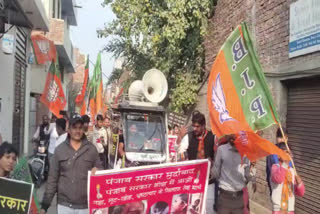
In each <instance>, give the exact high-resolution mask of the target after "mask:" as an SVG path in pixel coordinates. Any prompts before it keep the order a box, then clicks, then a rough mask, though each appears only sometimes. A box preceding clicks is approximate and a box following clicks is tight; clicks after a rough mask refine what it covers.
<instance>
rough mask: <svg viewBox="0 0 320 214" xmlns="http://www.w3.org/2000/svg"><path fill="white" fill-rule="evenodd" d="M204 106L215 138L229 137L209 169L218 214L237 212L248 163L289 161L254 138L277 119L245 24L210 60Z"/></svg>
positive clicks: (241, 205) (264, 142)
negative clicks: (273, 157)
mask: <svg viewBox="0 0 320 214" xmlns="http://www.w3.org/2000/svg"><path fill="white" fill-rule="evenodd" d="M207 103H208V108H209V112H210V122H211V127H212V130H213V132H214V133H215V134H216V136H217V137H219V138H221V137H223V136H230V135H231V136H233V138H231V140H229V142H228V144H226V145H223V146H220V147H219V148H218V152H217V155H216V159H215V163H214V168H213V172H214V177H216V178H217V179H218V180H219V182H220V185H219V188H220V193H221V194H220V195H219V199H218V213H219V214H220V213H221V214H224V213H243V201H242V200H243V199H242V194H243V192H242V188H243V187H245V186H246V183H247V182H248V181H249V180H250V175H249V174H248V173H249V171H250V170H249V161H248V159H249V160H250V161H256V160H257V159H260V158H263V157H266V156H268V155H271V154H276V155H278V156H279V157H281V158H282V159H283V160H290V157H289V156H288V155H287V154H286V153H285V152H284V151H282V150H281V149H279V148H278V147H276V146H275V145H274V144H273V143H271V142H269V141H267V140H265V139H263V138H261V137H260V136H258V135H257V134H256V132H257V131H259V130H263V129H265V128H268V127H270V126H271V125H273V124H279V125H280V120H279V117H278V114H277V112H276V109H275V107H274V104H273V100H272V97H271V94H270V92H269V89H268V86H267V83H266V80H265V77H264V73H263V71H262V67H261V65H260V63H259V60H258V57H257V55H256V53H255V50H254V48H253V45H252V41H251V38H250V35H249V32H248V30H247V26H246V24H245V23H242V24H241V25H239V26H238V27H237V28H236V29H235V30H234V32H232V34H231V35H230V36H229V37H228V39H227V40H226V42H225V43H224V45H223V46H222V48H221V49H220V51H219V53H218V55H217V57H216V59H215V62H214V65H213V67H212V70H211V73H210V77H209V82H208V93H207ZM280 128H281V127H280ZM240 196H241V197H240ZM231 201H234V202H231Z"/></svg>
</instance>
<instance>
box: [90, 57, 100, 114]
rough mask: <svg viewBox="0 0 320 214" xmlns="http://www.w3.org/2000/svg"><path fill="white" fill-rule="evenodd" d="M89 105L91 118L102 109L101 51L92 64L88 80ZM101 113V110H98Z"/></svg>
mask: <svg viewBox="0 0 320 214" xmlns="http://www.w3.org/2000/svg"><path fill="white" fill-rule="evenodd" d="M89 87H90V95H89V107H90V114H91V118H92V119H94V118H95V115H96V114H97V113H99V112H100V111H101V110H102V91H103V86H102V70H101V53H99V54H98V57H97V62H96V64H95V66H94V72H93V76H92V79H91V80H90V86H89ZM100 113H101V112H100Z"/></svg>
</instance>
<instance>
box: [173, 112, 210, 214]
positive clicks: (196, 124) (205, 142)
mask: <svg viewBox="0 0 320 214" xmlns="http://www.w3.org/2000/svg"><path fill="white" fill-rule="evenodd" d="M192 128H193V131H192V132H190V133H188V134H186V133H187V132H186V129H185V128H182V129H181V131H180V135H179V136H178V140H177V144H178V153H179V154H184V153H186V156H187V157H186V158H185V159H188V160H197V159H209V160H210V161H211V163H212V162H213V159H214V138H215V136H214V134H213V133H212V132H211V131H208V130H207V129H206V118H205V116H204V115H203V114H201V113H200V112H198V111H196V112H194V113H193V115H192ZM181 139H182V140H181ZM207 192H208V194H207V199H206V214H213V213H214V211H213V205H214V180H213V179H210V180H209V185H208V191H207Z"/></svg>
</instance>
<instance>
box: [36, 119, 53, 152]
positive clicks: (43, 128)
mask: <svg viewBox="0 0 320 214" xmlns="http://www.w3.org/2000/svg"><path fill="white" fill-rule="evenodd" d="M50 131H51V130H50V123H49V117H48V116H47V115H43V116H42V124H41V125H39V126H38V128H37V130H36V132H35V133H34V135H33V138H32V142H33V149H34V153H35V154H36V153H37V151H38V147H39V144H40V141H43V142H44V144H45V146H48V143H49V140H50Z"/></svg>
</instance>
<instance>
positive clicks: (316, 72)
mask: <svg viewBox="0 0 320 214" xmlns="http://www.w3.org/2000/svg"><path fill="white" fill-rule="evenodd" d="M319 14H320V1H317V0H298V1H297V0H255V1H254V0H246V1H244V0H219V1H217V6H216V7H215V13H214V14H213V16H212V17H211V18H210V20H209V30H208V35H207V38H206V40H205V49H206V71H207V74H208V73H209V72H210V69H211V66H212V64H213V62H214V59H215V56H216V55H217V53H218V51H219V49H220V47H221V46H222V44H223V43H224V41H225V39H226V38H227V37H228V35H229V34H230V33H231V32H232V31H233V29H234V28H235V27H236V26H237V25H238V24H240V23H241V22H242V21H246V22H247V23H248V25H249V28H250V31H251V34H252V36H253V39H254V43H255V47H256V49H257V52H258V55H259V58H260V62H261V63H262V66H263V68H264V72H265V75H266V77H267V80H268V84H269V87H270V89H271V92H272V95H273V97H274V101H275V104H276V107H277V109H278V112H279V114H280V118H281V121H282V123H283V125H284V126H285V127H287V129H288V132H289V146H290V147H291V150H292V151H293V154H294V160H295V164H296V167H297V171H298V173H299V174H300V175H301V177H302V179H303V180H304V182H305V185H306V194H305V196H304V197H303V198H298V199H297V200H296V213H310V214H311V213H312V214H313V213H318V212H319V209H320V205H319V200H320V192H319V185H320V177H319V172H320V165H319V163H320V159H319V157H320V146H319V145H320V140H319V139H320V138H319V137H320V134H319V133H320V122H319V121H320V120H319V119H320V114H319V111H318V110H319V106H320V78H319V76H320V51H319V50H320V40H319V39H318V36H319V34H320V17H319ZM206 96H207V83H205V84H204V85H203V87H202V88H201V90H200V92H199V100H198V103H197V107H196V109H197V110H200V111H202V112H204V113H205V114H206V115H207V117H209V114H208V108H207V99H206ZM208 125H209V124H208ZM275 130H276V126H274V127H273V128H269V129H267V130H265V131H263V136H264V137H265V138H267V139H269V140H270V141H271V142H275V134H274V133H275ZM257 182H258V190H257V193H255V194H251V198H252V199H253V201H254V202H256V203H258V204H260V205H262V206H263V207H265V208H267V209H271V206H270V205H271V203H270V197H269V190H268V188H267V185H266V178H265V160H261V161H260V162H258V175H257ZM253 205H254V203H253ZM269 212H270V211H265V210H264V211H261V210H260V211H258V210H255V213H269Z"/></svg>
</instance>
